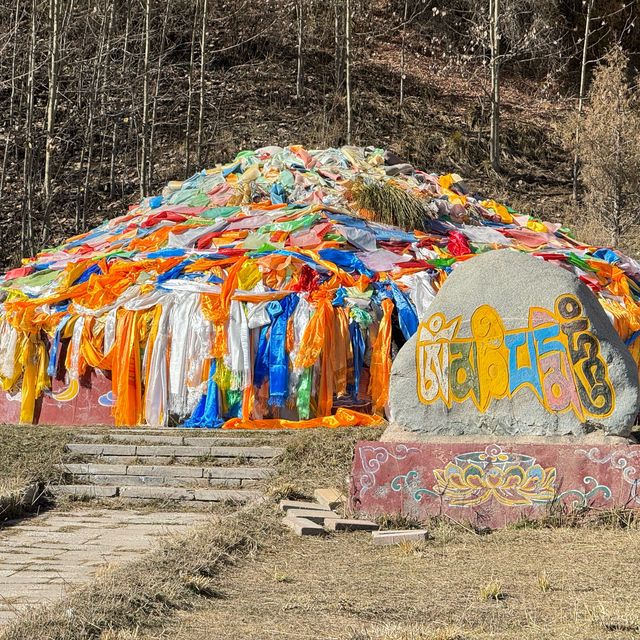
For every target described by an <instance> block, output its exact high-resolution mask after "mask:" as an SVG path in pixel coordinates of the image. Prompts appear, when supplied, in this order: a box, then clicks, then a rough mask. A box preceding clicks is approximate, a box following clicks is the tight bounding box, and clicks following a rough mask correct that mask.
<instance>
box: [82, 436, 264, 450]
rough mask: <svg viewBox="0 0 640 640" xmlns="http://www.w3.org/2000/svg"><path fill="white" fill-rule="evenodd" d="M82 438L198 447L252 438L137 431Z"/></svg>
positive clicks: (236, 443) (235, 443)
mask: <svg viewBox="0 0 640 640" xmlns="http://www.w3.org/2000/svg"><path fill="white" fill-rule="evenodd" d="M77 437H79V438H80V439H81V440H86V441H88V442H97V443H103V441H104V440H105V439H107V438H108V439H109V440H112V441H113V442H128V443H134V444H148V445H159V444H160V445H162V444H165V445H174V446H181V445H190V446H198V447H207V446H208V447H212V446H220V445H245V444H251V438H235V437H234V438H228V437H225V436H220V437H209V436H200V437H197V436H181V435H180V436H176V435H147V434H143V433H141V434H135V433H115V434H111V433H105V434H104V435H101V434H95V433H86V434H78V436H77Z"/></svg>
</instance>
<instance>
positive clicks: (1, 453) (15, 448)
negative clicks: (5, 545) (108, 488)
mask: <svg viewBox="0 0 640 640" xmlns="http://www.w3.org/2000/svg"><path fill="white" fill-rule="evenodd" d="M69 439H70V432H69V431H67V430H65V429H61V428H57V427H40V426H31V425H21V426H18V425H0V526H1V523H2V522H3V521H7V520H11V519H13V518H17V517H19V516H21V515H23V514H24V513H28V512H29V511H32V510H33V509H35V508H37V507H38V506H39V505H40V504H42V502H43V498H44V497H45V487H46V485H47V484H48V483H50V482H52V481H54V480H57V479H59V478H61V477H62V471H61V470H60V469H59V468H58V465H59V464H60V462H62V459H63V455H64V446H65V445H66V444H67V442H69Z"/></svg>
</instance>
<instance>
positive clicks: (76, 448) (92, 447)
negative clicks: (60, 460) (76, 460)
mask: <svg viewBox="0 0 640 640" xmlns="http://www.w3.org/2000/svg"><path fill="white" fill-rule="evenodd" d="M103 446H104V445H102V444H87V443H84V442H72V443H70V444H68V445H67V446H66V447H65V448H66V450H67V451H69V452H70V453H78V454H81V455H89V456H99V455H100V454H101V453H102V448H103Z"/></svg>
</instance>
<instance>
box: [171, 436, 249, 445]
mask: <svg viewBox="0 0 640 640" xmlns="http://www.w3.org/2000/svg"><path fill="white" fill-rule="evenodd" d="M250 442H251V438H225V437H219V438H214V437H207V436H201V437H200V438H197V437H191V438H189V437H185V438H184V444H186V445H189V446H192V447H218V446H221V445H243V444H247V443H250Z"/></svg>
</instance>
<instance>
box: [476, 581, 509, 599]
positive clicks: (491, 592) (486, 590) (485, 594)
mask: <svg viewBox="0 0 640 640" xmlns="http://www.w3.org/2000/svg"><path fill="white" fill-rule="evenodd" d="M478 595H479V596H480V600H504V599H505V593H504V591H503V590H502V585H501V584H500V583H499V582H498V581H497V580H491V582H487V584H483V585H482V586H481V587H480V588H479V589H478Z"/></svg>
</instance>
